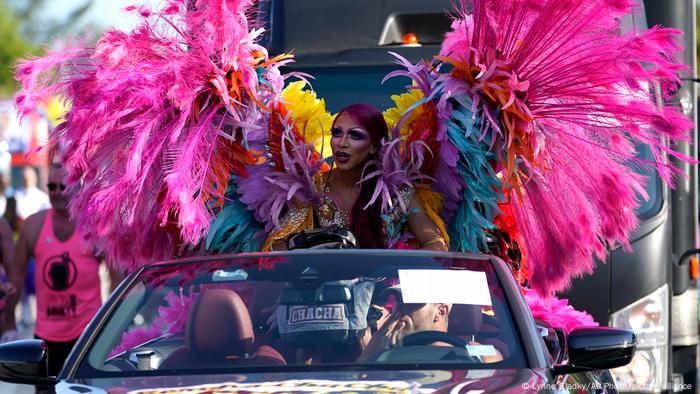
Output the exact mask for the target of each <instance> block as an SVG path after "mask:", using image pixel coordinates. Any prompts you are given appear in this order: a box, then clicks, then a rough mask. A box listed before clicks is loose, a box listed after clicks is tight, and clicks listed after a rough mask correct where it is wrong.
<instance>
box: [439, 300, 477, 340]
mask: <svg viewBox="0 0 700 394" xmlns="http://www.w3.org/2000/svg"><path fill="white" fill-rule="evenodd" d="M482 323H483V317H482V316H481V305H465V304H453V305H452V310H451V311H450V315H449V321H448V324H449V326H448V329H447V332H449V333H450V334H454V335H461V336H462V335H476V334H477V333H478V332H479V330H481V324H482Z"/></svg>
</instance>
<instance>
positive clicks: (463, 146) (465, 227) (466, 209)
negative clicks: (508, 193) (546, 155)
mask: <svg viewBox="0 0 700 394" xmlns="http://www.w3.org/2000/svg"><path fill="white" fill-rule="evenodd" d="M471 108H472V105H471V98H469V96H467V95H466V94H465V95H462V96H460V97H458V98H457V99H456V100H453V109H452V112H451V114H450V120H449V121H448V122H447V136H448V139H449V141H450V142H451V143H452V144H454V145H455V146H456V147H457V149H458V150H459V157H460V159H459V161H458V162H457V171H458V173H459V175H460V176H461V177H462V179H463V181H464V183H465V185H464V188H463V189H462V201H461V202H460V203H459V205H458V206H457V211H456V212H455V216H454V218H453V220H452V221H451V222H450V223H449V226H448V232H449V234H450V244H451V245H450V249H451V250H455V251H461V252H479V251H484V250H487V246H486V239H487V238H486V230H488V229H493V228H495V227H496V226H495V225H494V224H493V219H494V218H495V217H496V215H497V214H498V213H499V209H498V202H499V201H503V199H504V196H503V195H502V193H501V192H500V190H501V182H500V180H499V179H498V177H497V176H496V172H495V171H494V169H493V167H492V166H491V164H490V161H492V160H494V154H493V152H491V151H490V150H489V143H488V141H485V140H481V141H480V140H479V138H480V136H481V135H480V134H481V133H476V132H475V130H479V128H480V127H481V118H480V117H479V116H474V113H473V112H472V110H471Z"/></svg>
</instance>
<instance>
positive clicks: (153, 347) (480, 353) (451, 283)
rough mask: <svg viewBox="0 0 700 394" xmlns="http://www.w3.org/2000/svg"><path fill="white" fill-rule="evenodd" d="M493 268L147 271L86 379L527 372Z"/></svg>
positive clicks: (278, 264) (349, 262)
mask: <svg viewBox="0 0 700 394" xmlns="http://www.w3.org/2000/svg"><path fill="white" fill-rule="evenodd" d="M492 264H493V262H492V261H490V260H489V259H488V258H486V257H481V258H473V259H466V258H461V259H457V258H435V257H428V256H427V255H425V254H424V255H420V254H418V255H415V254H410V253H394V254H393V255H387V254H386V253H385V254H378V255H372V254H366V253H365V254H358V253H351V254H347V253H343V254H339V255H335V256H334V255H329V254H311V255H297V256H295V255H293V254H292V255H290V256H287V257H239V258H231V259H225V260H214V261H207V262H192V263H177V264H166V265H160V266H156V267H153V268H148V269H146V270H145V271H144V272H143V273H142V274H141V275H140V276H139V277H138V278H136V281H135V282H133V283H132V285H131V286H130V288H129V289H128V290H127V291H126V292H125V293H124V294H123V296H122V297H121V298H120V299H119V300H118V305H117V306H116V309H115V310H114V311H113V312H112V313H111V314H110V316H109V317H108V319H107V322H106V324H105V325H104V326H103V327H102V328H101V330H100V332H99V334H98V336H97V337H96V338H95V339H94V340H93V341H92V343H91V345H90V346H89V350H88V352H87V355H86V357H84V358H83V359H82V362H81V365H80V368H81V372H80V375H81V376H90V375H91V374H95V373H97V374H99V375H104V374H105V373H107V374H109V373H119V372H130V373H133V372H134V371H153V370H157V371H159V372H161V373H162V372H163V371H165V373H168V371H169V372H170V373H177V372H178V371H184V370H203V369H206V370H208V371H210V370H214V369H217V368H225V369H229V370H230V369H248V368H252V369H260V368H265V369H270V368H272V369H282V370H283V369H284V368H289V367H294V366H302V365H303V366H309V367H310V368H313V366H324V365H326V366H327V365H337V366H339V368H341V367H342V366H343V365H347V366H355V367H356V366H357V363H361V364H366V365H367V367H368V368H373V367H374V366H378V367H380V368H381V367H382V366H386V365H402V366H405V367H406V368H417V367H418V366H419V365H425V364H436V365H437V364H440V365H443V364H463V365H469V366H470V367H479V368H499V367H501V368H506V367H508V368H523V367H525V366H526V363H525V361H524V360H525V358H524V356H523V352H522V347H521V344H520V342H519V339H518V335H517V334H516V330H515V328H514V325H513V319H512V317H511V312H510V309H509V307H508V302H507V300H506V297H505V295H504V291H503V289H502V287H501V285H500V283H499V280H498V277H497V275H496V273H495V270H494V267H493V266H492Z"/></svg>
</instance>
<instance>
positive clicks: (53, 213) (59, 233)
mask: <svg viewBox="0 0 700 394" xmlns="http://www.w3.org/2000/svg"><path fill="white" fill-rule="evenodd" d="M63 177H64V170H63V168H61V167H60V166H59V165H53V166H52V167H51V169H50V170H49V184H48V189H49V198H50V201H51V206H52V208H50V209H47V210H43V211H39V212H37V213H36V214H34V215H31V216H29V217H28V218H27V220H26V222H25V224H24V225H23V226H22V229H21V230H20V235H19V239H18V240H17V245H16V249H15V258H14V263H13V264H12V265H10V267H9V268H10V281H11V282H12V284H13V285H14V286H15V287H16V288H17V290H19V291H21V290H22V286H23V285H24V277H25V275H26V273H27V266H28V262H29V259H30V258H32V257H34V258H35V260H36V273H35V281H36V293H37V319H36V328H35V337H36V338H39V339H43V340H44V341H46V343H47V345H48V349H49V375H52V376H53V375H56V374H57V373H58V372H59V371H60V369H61V368H62V366H63V363H64V362H65V359H66V357H67V356H68V353H69V352H70V350H71V349H72V347H73V345H74V344H75V341H76V340H77V339H78V337H79V336H80V334H81V333H82V332H83V329H84V328H85V326H86V325H87V324H88V322H89V321H90V319H92V317H93V315H94V314H95V312H97V310H98V308H99V307H100V305H101V297H100V278H99V273H98V272H99V265H100V260H99V259H98V258H97V257H96V256H95V255H94V253H93V248H92V247H90V245H88V244H87V243H86V242H85V240H84V239H83V237H81V236H80V234H79V233H78V231H77V229H76V224H75V223H74V222H73V221H72V220H71V218H70V216H69V214H68V201H69V199H70V196H69V195H67V194H66V193H65V185H64V183H63ZM112 278H113V282H112V283H115V282H114V276H113V277H112ZM16 302H17V297H16V296H11V297H9V298H8V309H9V310H10V311H12V310H14V306H15V305H16ZM4 328H5V329H6V330H9V333H11V332H12V330H15V331H16V324H15V321H14V313H6V314H5V324H4ZM3 336H4V337H5V338H7V337H9V336H11V335H3Z"/></svg>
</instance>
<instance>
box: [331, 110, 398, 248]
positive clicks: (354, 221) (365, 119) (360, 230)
mask: <svg viewBox="0 0 700 394" xmlns="http://www.w3.org/2000/svg"><path fill="white" fill-rule="evenodd" d="M343 114H344V115H347V116H349V117H350V118H351V119H352V120H354V121H355V122H357V123H358V124H360V125H361V126H362V127H364V129H365V130H367V132H368V133H369V138H370V140H371V141H372V145H373V146H374V149H375V150H376V151H377V152H379V148H381V146H382V139H384V138H386V137H388V136H389V128H388V127H387V125H386V121H385V120H384V116H383V115H382V113H381V112H379V110H377V109H376V108H374V107H373V106H371V105H368V104H353V105H350V106H347V107H345V108H343V109H341V110H340V112H338V116H336V119H338V118H340V115H343ZM373 156H374V155H371V156H370V160H371V159H372V158H373ZM374 170H376V168H375V166H374V165H373V164H369V165H368V167H366V168H365V173H370V172H372V171H374ZM376 185H377V178H372V179H370V180H366V181H364V182H362V184H361V186H360V195H359V196H358V197H357V201H355V204H354V205H353V206H352V211H351V212H350V223H351V224H350V231H352V232H353V234H355V237H357V241H358V243H359V246H360V248H365V249H382V248H384V247H385V243H384V231H383V230H382V228H383V221H382V218H381V214H382V204H381V199H377V201H375V202H374V204H372V205H370V206H369V207H367V209H363V207H364V206H366V205H367V204H368V203H369V201H370V199H371V198H372V194H373V193H374V188H375V187H376Z"/></svg>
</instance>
